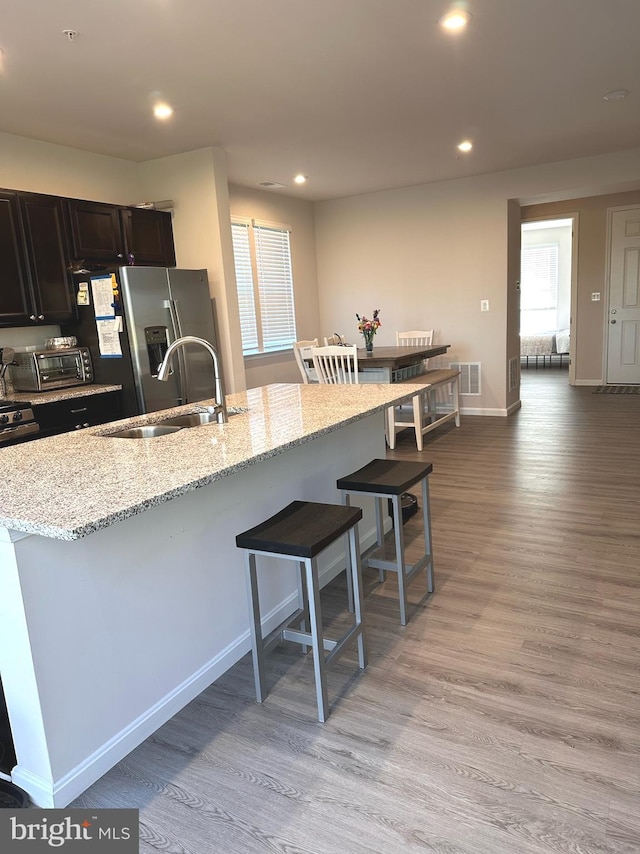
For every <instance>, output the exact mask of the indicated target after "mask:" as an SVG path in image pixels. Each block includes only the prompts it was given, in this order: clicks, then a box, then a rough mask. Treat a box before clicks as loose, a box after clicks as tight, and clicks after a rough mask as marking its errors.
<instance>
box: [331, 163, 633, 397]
mask: <svg viewBox="0 0 640 854" xmlns="http://www.w3.org/2000/svg"><path fill="white" fill-rule="evenodd" d="M638 175H640V149H633V150H630V151H624V152H618V153H615V154H610V155H602V156H599V157H590V158H582V159H580V160H572V161H565V162H562V163H550V164H545V165H543V166H537V167H530V168H526V169H518V170H511V171H508V172H499V173H495V174H490V175H481V176H477V177H472V178H465V179H460V180H455V181H444V182H440V183H436V184H429V185H420V186H415V187H409V188H405V189H399V190H390V191H385V192H380V193H371V194H366V195H360V196H354V197H350V198H345V199H339V200H335V201H329V202H319V203H317V204H316V205H315V219H316V240H317V242H316V252H317V258H318V290H319V295H320V317H321V323H322V326H323V327H324V328H329V329H333V328H334V327H335V328H336V329H340V330H341V331H344V332H345V333H346V335H347V336H348V337H351V338H355V336H356V332H355V313H356V312H358V313H362V312H364V313H367V312H371V311H372V310H373V309H374V308H379V309H381V318H382V323H383V326H382V328H381V330H380V331H379V333H378V340H379V341H380V343H381V344H391V343H392V342H393V339H394V334H395V330H396V329H402V328H415V327H424V328H431V327H434V328H435V330H436V341H438V342H440V343H449V344H451V345H452V347H451V350H450V353H449V355H450V356H451V357H455V359H456V360H458V359H459V360H461V361H474V362H477V361H479V362H481V363H482V396H481V397H480V398H475V397H464V398H463V407H464V408H465V410H466V411H469V410H475V411H482V412H485V413H488V414H491V413H493V414H504V413H505V412H506V410H507V406H508V405H509V403H511V402H512V401H511V400H510V399H509V400H508V397H509V393H508V388H507V382H506V376H507V364H508V359H509V358H513V357H515V356H517V355H518V348H517V340H518V339H517V335H510V336H509V337H508V338H507V335H506V331H507V329H508V322H507V318H508V314H509V317H510V315H511V313H512V310H511V309H509V312H508V305H509V301H508V299H507V296H508V294H509V293H510V290H509V289H511V290H514V289H515V281H516V280H513V281H512V279H513V276H514V275H515V265H514V263H513V260H511V261H510V253H509V240H511V241H515V240H518V238H517V237H516V236H515V231H514V229H510V225H509V224H510V214H509V211H510V210H512V208H511V204H512V200H515V201H516V202H518V203H520V204H524V203H531V202H532V201H533V200H534V199H535V200H538V201H552V200H554V199H560V198H564V199H568V198H577V197H580V196H588V195H596V194H601V193H606V192H615V191H620V190H623V189H630V188H631V187H632V186H637V184H638ZM510 235H511V236H510ZM518 254H519V245H518ZM481 299H488V300H489V303H490V311H489V312H482V313H481V312H480V300H481ZM513 320H515V314H514V317H513V318H512V319H510V320H509V323H512V321H513ZM507 342H508V343H507Z"/></svg>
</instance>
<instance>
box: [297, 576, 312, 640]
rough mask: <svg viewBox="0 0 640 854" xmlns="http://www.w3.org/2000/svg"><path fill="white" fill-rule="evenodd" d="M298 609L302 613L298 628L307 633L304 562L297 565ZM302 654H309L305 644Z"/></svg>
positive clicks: (307, 614)
mask: <svg viewBox="0 0 640 854" xmlns="http://www.w3.org/2000/svg"><path fill="white" fill-rule="evenodd" d="M298 608H299V609H300V610H301V611H303V612H304V613H303V616H302V619H301V620H300V622H299V623H298V628H299V629H300V631H301V632H308V631H309V596H308V593H307V577H306V574H305V569H304V561H300V563H299V564H298ZM301 647H302V652H303V653H304V654H305V655H306V654H307V653H308V652H309V647H308V646H307V645H306V644H304V643H303V644H301Z"/></svg>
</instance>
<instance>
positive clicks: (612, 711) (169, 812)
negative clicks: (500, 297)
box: [74, 369, 640, 854]
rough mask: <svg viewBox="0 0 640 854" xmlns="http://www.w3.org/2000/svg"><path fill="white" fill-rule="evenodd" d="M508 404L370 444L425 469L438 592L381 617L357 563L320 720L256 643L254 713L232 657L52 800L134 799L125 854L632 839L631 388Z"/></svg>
mask: <svg viewBox="0 0 640 854" xmlns="http://www.w3.org/2000/svg"><path fill="white" fill-rule="evenodd" d="M522 396H523V407H522V409H521V410H520V411H519V412H518V413H516V414H514V415H513V416H511V417H510V418H482V417H475V418H471V417H467V418H465V417H464V416H463V418H462V426H461V427H460V428H459V429H456V428H455V427H454V426H452V425H451V424H449V425H443V427H442V429H441V430H436V431H434V432H433V433H431V434H429V436H428V437H426V440H425V449H424V451H423V452H422V454H418V453H417V451H416V450H415V442H414V441H413V440H412V439H411V438H410V436H409V434H408V433H407V434H404V435H402V436H401V437H399V440H398V445H397V447H396V450H395V451H394V452H390V454H389V456H392V457H394V458H408V459H416V458H419V459H423V460H429V461H431V462H433V464H434V471H433V474H432V476H431V481H430V482H431V490H432V517H433V534H434V550H435V559H436V592H435V593H434V595H433V596H431V597H430V598H429V599H427V600H426V601H420V596H421V592H422V590H423V589H424V588H423V587H422V579H420V580H416V581H415V582H414V583H413V584H412V587H411V588H410V599H411V602H412V603H413V605H414V608H413V609H412V611H411V612H410V613H411V619H410V621H409V624H408V625H407V626H406V627H405V628H402V627H401V626H400V624H399V620H398V610H397V602H396V599H395V596H394V590H395V587H396V583H395V579H394V578H392V577H390V578H389V579H388V580H387V582H386V583H385V584H384V585H382V586H380V585H378V584H377V583H376V576H377V574H376V573H373V572H370V573H367V580H366V593H367V599H366V609H367V610H366V613H367V618H368V626H369V666H368V668H367V670H366V671H365V672H364V673H363V674H358V673H357V670H356V667H355V653H354V654H353V655H352V656H351V657H349V656H348V657H347V660H346V661H345V662H344V663H339V664H338V665H336V667H335V668H333V669H332V670H331V671H330V682H329V684H330V700H331V702H332V704H333V712H332V715H331V717H330V718H329V720H328V722H327V723H326V724H319V723H318V722H317V721H316V720H315V699H314V687H313V672H312V666H311V660H310V658H306V659H305V658H304V657H302V656H301V655H300V653H299V651H298V650H297V649H294V648H293V647H287V646H283V647H281V648H280V649H279V650H278V651H277V652H276V653H275V654H274V655H273V656H271V657H270V658H269V673H270V682H271V685H272V687H271V693H270V695H269V697H268V699H267V701H266V702H265V704H264V705H263V706H258V705H256V703H255V702H254V695H253V683H252V673H251V665H250V660H249V658H248V656H247V657H245V658H244V659H243V660H242V661H241V662H240V663H239V664H238V665H236V666H235V667H234V668H232V669H231V670H230V671H229V672H228V673H227V674H225V676H224V677H223V678H222V679H220V680H219V681H218V682H216V683H215V684H214V685H212V686H211V687H210V688H208V689H207V690H206V691H205V692H203V694H201V695H200V696H199V697H198V698H197V699H196V700H195V701H194V702H192V703H191V704H190V705H189V706H188V707H187V708H186V709H184V710H183V711H182V712H181V713H180V714H178V715H177V716H176V717H175V718H173V719H172V720H171V721H170V722H169V723H167V724H166V725H165V726H164V727H162V728H161V729H160V730H159V731H158V732H156V733H155V734H154V736H153V737H151V738H150V739H148V740H147V741H146V742H145V743H144V744H143V745H141V746H140V747H139V748H138V749H136V750H135V751H133V752H132V753H131V754H130V755H129V756H128V757H127V758H126V759H125V760H124V761H123V762H121V763H120V764H119V765H118V766H117V767H116V768H114V769H113V770H112V771H110V772H109V773H108V774H107V775H105V777H104V778H102V779H101V780H100V781H98V782H97V783H96V784H95V785H94V786H93V787H92V788H91V789H89V790H88V791H87V792H86V793H84V794H83V795H82V796H81V797H80V798H79V799H78V800H77V801H76V802H75V803H74V806H91V807H117V806H123V807H124V806H126V807H138V808H139V809H140V819H141V839H142V842H141V847H140V850H141V851H142V852H145V854H148V852H152V851H158V850H159V851H171V852H187V854H205V853H206V852H214V853H215V854H253V852H281V853H282V854H285V852H286V854H365V852H367V854H371V852H379V853H380V854H396V852H398V853H399V852H403V854H406V852H442V854H503V852H504V854H543V852H545V854H546V852H567V854H569V852H571V854H608V852H611V854H614V852H615V854H622V852H624V854H632V853H633V854H637V852H640V798H639V794H640V726H639V725H640V702H639V698H640V680H639V678H638V660H639V655H638V654H639V652H640V524H639V516H640V514H639V505H638V499H639V496H640V430H639V425H640V396H615V395H595V394H593V393H592V389H590V388H570V387H569V386H568V384H567V373H566V370H559V369H547V370H544V371H543V370H538V371H536V370H531V369H530V370H529V371H523V392H522ZM405 527H406V529H407V532H408V533H411V532H412V531H414V530H415V529H416V527H417V521H416V519H415V518H414V519H412V520H410V521H409V523H408V524H407V526H405ZM342 593H343V589H342V587H341V582H340V583H336V584H334V585H331V586H330V589H328V590H326V591H325V593H324V594H323V600H324V607H325V608H326V609H327V611H328V612H330V613H331V614H332V615H333V617H332V619H335V620H336V621H340V620H342V619H344V614H343V613H342V612H341V604H339V603H341V601H342V599H341V595H342ZM338 594H340V596H339V595H338Z"/></svg>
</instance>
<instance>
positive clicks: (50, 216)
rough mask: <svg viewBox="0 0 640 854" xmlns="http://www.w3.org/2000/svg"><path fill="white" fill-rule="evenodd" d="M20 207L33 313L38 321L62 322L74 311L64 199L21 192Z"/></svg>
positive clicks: (70, 316)
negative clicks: (31, 288)
mask: <svg viewBox="0 0 640 854" xmlns="http://www.w3.org/2000/svg"><path fill="white" fill-rule="evenodd" d="M20 210H21V213H22V224H23V228H24V233H25V238H26V248H27V257H28V259H29V260H28V263H29V267H30V271H31V282H32V286H33V293H34V297H35V305H34V311H35V315H36V317H37V320H38V322H40V323H62V322H63V321H65V320H69V319H70V318H72V317H73V316H74V314H75V302H74V299H73V293H72V281H71V273H70V272H69V270H68V265H69V259H68V256H67V240H66V233H65V228H64V208H63V200H62V199H59V198H57V197H56V196H44V195H38V194H35V193H20Z"/></svg>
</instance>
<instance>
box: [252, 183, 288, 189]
mask: <svg viewBox="0 0 640 854" xmlns="http://www.w3.org/2000/svg"><path fill="white" fill-rule="evenodd" d="M258 186H259V187H263V188H264V189H265V190H282V189H283V187H286V186H287V185H286V184H278V182H277V181H258Z"/></svg>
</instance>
